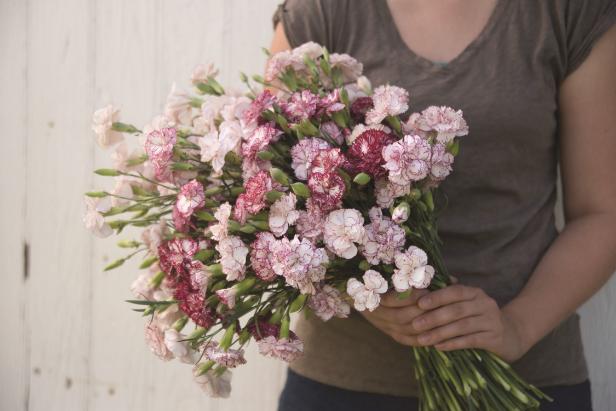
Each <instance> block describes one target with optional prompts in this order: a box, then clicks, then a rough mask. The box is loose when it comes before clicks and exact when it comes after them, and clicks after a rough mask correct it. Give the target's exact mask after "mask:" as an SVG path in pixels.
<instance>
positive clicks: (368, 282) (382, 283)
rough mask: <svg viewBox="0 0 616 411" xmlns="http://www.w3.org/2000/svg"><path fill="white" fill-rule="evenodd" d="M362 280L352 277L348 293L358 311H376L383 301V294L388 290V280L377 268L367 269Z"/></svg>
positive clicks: (348, 283)
mask: <svg viewBox="0 0 616 411" xmlns="http://www.w3.org/2000/svg"><path fill="white" fill-rule="evenodd" d="M362 280H363V282H361V281H359V280H358V279H356V278H350V279H349V280H348V281H347V294H348V295H349V296H351V298H353V306H354V307H355V309H356V310H357V311H364V310H368V311H374V310H375V309H376V308H377V307H378V306H379V304H380V302H381V294H384V293H386V292H387V280H385V278H383V276H382V275H381V274H380V273H379V272H378V271H375V270H368V271H366V272H365V273H364V275H363V277H362Z"/></svg>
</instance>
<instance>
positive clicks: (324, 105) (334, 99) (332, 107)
mask: <svg viewBox="0 0 616 411" xmlns="http://www.w3.org/2000/svg"><path fill="white" fill-rule="evenodd" d="M344 108H345V105H344V104H343V103H341V102H340V90H338V89H334V90H333V91H331V92H330V93H328V94H327V95H326V96H325V97H321V99H320V100H319V103H318V109H319V114H327V115H331V114H333V113H335V112H337V111H340V110H342V109H344Z"/></svg>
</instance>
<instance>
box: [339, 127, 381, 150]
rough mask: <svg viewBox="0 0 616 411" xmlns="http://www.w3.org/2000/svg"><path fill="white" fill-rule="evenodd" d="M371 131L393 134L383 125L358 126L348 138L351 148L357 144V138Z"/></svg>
mask: <svg viewBox="0 0 616 411" xmlns="http://www.w3.org/2000/svg"><path fill="white" fill-rule="evenodd" d="M370 130H374V131H380V132H382V133H385V134H391V129H390V128H389V127H387V126H384V125H383V124H375V125H373V126H365V125H363V124H358V125H356V126H355V127H354V128H353V131H351V134H349V135H348V136H346V142H347V145H348V146H351V145H352V144H353V143H354V142H355V139H356V138H357V137H359V136H360V135H362V134H363V133H365V132H366V131H370Z"/></svg>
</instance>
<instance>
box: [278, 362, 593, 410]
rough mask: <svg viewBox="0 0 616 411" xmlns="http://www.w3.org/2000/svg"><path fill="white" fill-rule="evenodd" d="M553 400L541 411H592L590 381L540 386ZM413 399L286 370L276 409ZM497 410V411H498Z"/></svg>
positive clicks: (383, 406)
mask: <svg viewBox="0 0 616 411" xmlns="http://www.w3.org/2000/svg"><path fill="white" fill-rule="evenodd" d="M541 389H542V391H543V392H545V393H546V394H547V395H549V396H550V397H552V398H553V399H554V402H551V403H545V404H544V405H542V406H541V411H592V405H591V397H590V382H589V381H588V380H587V381H585V382H583V383H581V384H575V385H557V386H552V387H541ZM417 409H418V405H417V399H416V398H410V397H395V396H391V395H381V394H370V393H365V392H358V391H349V390H344V389H342V388H337V387H332V386H330V385H325V384H321V383H319V382H316V381H314V380H311V379H308V378H306V377H302V376H301V375H299V374H297V373H295V372H293V371H291V370H289V371H288V374H287V382H286V384H285V386H284V389H283V391H282V394H281V395H280V401H279V403H278V411H415V410H417ZM499 411H501V410H499Z"/></svg>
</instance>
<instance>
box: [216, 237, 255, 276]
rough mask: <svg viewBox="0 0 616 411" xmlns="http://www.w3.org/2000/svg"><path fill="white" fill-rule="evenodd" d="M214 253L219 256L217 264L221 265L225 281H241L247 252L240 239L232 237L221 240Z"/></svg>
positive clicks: (244, 271)
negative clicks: (225, 277) (216, 252)
mask: <svg viewBox="0 0 616 411" xmlns="http://www.w3.org/2000/svg"><path fill="white" fill-rule="evenodd" d="M216 251H218V253H219V254H220V259H219V260H218V262H219V263H220V264H221V265H222V272H223V273H225V274H226V276H227V281H240V280H243V279H244V275H245V273H246V256H247V255H248V251H249V250H248V247H246V245H245V244H244V242H243V241H242V239H241V238H240V237H238V236H234V235H231V236H228V237H226V238H223V239H222V240H220V241H219V242H218V244H216Z"/></svg>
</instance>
